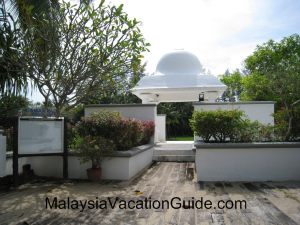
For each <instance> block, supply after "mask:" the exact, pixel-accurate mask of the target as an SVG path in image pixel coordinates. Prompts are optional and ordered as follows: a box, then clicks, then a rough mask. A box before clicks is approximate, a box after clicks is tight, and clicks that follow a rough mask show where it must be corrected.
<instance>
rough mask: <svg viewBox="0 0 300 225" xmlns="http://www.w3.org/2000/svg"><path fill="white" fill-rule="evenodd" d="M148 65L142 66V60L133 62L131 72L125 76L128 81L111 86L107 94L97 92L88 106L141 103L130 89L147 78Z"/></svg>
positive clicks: (90, 99)
mask: <svg viewBox="0 0 300 225" xmlns="http://www.w3.org/2000/svg"><path fill="white" fill-rule="evenodd" d="M145 67H146V63H144V64H142V63H141V61H140V60H136V62H132V66H131V71H130V72H129V73H127V74H125V77H126V79H124V80H123V82H119V83H114V84H111V86H110V90H107V91H106V92H101V93H98V92H95V93H93V96H91V97H90V98H89V99H88V100H87V102H85V103H86V104H109V103H114V104H128V103H141V99H139V98H138V97H137V96H135V95H134V94H132V93H131V91H130V89H131V88H133V87H135V86H136V84H137V83H138V81H139V80H140V79H141V78H142V77H143V76H145Z"/></svg>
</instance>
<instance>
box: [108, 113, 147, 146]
mask: <svg viewBox="0 0 300 225" xmlns="http://www.w3.org/2000/svg"><path fill="white" fill-rule="evenodd" d="M142 138H143V125H142V122H141V121H139V120H131V119H124V120H121V121H120V124H119V130H118V133H116V134H115V137H114V141H115V143H116V144H117V148H118V150H127V149H130V148H131V147H133V146H137V145H139V143H140V142H141V140H142Z"/></svg>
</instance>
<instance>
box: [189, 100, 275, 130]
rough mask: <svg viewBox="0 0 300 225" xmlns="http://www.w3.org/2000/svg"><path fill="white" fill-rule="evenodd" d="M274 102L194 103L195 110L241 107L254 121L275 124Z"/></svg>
mask: <svg viewBox="0 0 300 225" xmlns="http://www.w3.org/2000/svg"><path fill="white" fill-rule="evenodd" d="M274 104H275V102H271V101H253V102H199V103H194V110H195V111H200V110H204V111H207V110H217V109H223V110H232V109H239V110H242V111H244V112H245V114H246V115H247V116H248V118H249V119H250V120H252V121H254V120H257V121H259V122H260V123H262V124H265V125H267V124H271V125H273V124H274V117H273V115H272V114H273V113H274Z"/></svg>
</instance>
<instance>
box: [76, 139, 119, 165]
mask: <svg viewBox="0 0 300 225" xmlns="http://www.w3.org/2000/svg"><path fill="white" fill-rule="evenodd" d="M115 148H116V147H115V144H114V143H113V141H111V140H109V139H106V138H104V137H101V136H96V137H95V136H85V137H82V138H81V139H79V141H78V148H77V149H76V152H78V153H79V156H80V157H81V162H82V163H85V162H88V161H92V168H99V167H100V163H101V160H102V159H103V157H104V156H105V154H109V153H111V152H112V151H114V150H115Z"/></svg>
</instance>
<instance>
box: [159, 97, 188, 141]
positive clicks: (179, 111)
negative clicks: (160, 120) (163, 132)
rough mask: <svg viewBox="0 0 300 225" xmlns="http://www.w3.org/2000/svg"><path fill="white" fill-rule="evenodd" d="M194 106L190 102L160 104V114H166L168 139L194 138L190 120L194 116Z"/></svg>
mask: <svg viewBox="0 0 300 225" xmlns="http://www.w3.org/2000/svg"><path fill="white" fill-rule="evenodd" d="M193 110H194V109H193V105H192V103H190V102H176V103H160V104H159V105H158V107H157V112H158V114H166V117H167V118H166V129H167V136H168V137H176V136H192V134H193V132H192V130H191V127H190V126H189V119H190V118H191V117H192V114H193Z"/></svg>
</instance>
